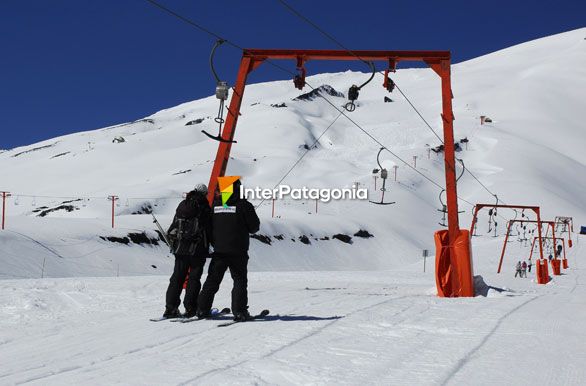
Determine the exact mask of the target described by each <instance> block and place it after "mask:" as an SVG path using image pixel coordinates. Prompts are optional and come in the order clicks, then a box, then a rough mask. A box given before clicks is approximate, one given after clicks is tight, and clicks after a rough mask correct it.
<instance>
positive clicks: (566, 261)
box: [562, 259, 568, 269]
mask: <svg viewBox="0 0 586 386" xmlns="http://www.w3.org/2000/svg"><path fill="white" fill-rule="evenodd" d="M562 267H563V268H564V269H568V259H562Z"/></svg>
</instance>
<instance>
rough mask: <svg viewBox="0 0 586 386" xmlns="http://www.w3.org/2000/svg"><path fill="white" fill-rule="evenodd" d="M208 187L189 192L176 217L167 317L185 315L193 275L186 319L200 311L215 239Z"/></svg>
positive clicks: (171, 228)
mask: <svg viewBox="0 0 586 386" xmlns="http://www.w3.org/2000/svg"><path fill="white" fill-rule="evenodd" d="M207 190H208V189H207V187H206V186H205V185H204V184H199V185H198V186H196V188H195V190H193V191H191V192H189V193H187V196H186V198H185V200H183V201H181V203H179V206H177V210H176V211H175V217H174V218H173V222H172V223H171V227H170V228H169V230H168V232H167V234H168V236H169V237H168V238H169V239H170V242H171V246H170V247H171V249H172V252H173V253H174V255H175V267H174V269H173V274H172V275H171V278H170V279H169V287H168V288H167V293H166V305H165V313H164V314H163V317H166V318H177V317H180V316H181V313H180V312H179V305H180V304H181V298H180V296H181V290H182V289H183V283H184V282H185V278H186V277H187V273H188V272H189V278H188V280H187V288H186V289H185V298H184V299H183V305H184V306H185V315H184V316H185V317H192V316H195V314H196V311H197V295H198V293H199V290H200V288H201V282H200V279H201V274H202V273H203V268H204V265H205V262H206V257H208V255H209V243H208V240H209V239H210V238H211V215H210V207H209V204H208V201H207V198H206V195H207Z"/></svg>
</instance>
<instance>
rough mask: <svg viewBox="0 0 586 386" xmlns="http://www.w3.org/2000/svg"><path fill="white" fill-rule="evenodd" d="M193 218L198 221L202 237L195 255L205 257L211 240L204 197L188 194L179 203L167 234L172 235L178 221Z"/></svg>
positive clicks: (209, 215)
mask: <svg viewBox="0 0 586 386" xmlns="http://www.w3.org/2000/svg"><path fill="white" fill-rule="evenodd" d="M193 218H197V219H198V221H199V226H200V228H201V229H202V235H201V236H202V237H201V239H200V240H199V242H198V245H197V250H196V254H198V255H202V254H203V255H207V254H208V249H209V243H210V240H211V238H212V219H211V210H210V206H209V204H208V201H207V198H206V197H205V196H204V195H202V194H198V193H195V192H190V193H189V194H188V196H187V198H186V199H185V200H183V201H181V202H180V203H179V205H178V206H177V209H176V210H175V217H174V218H173V222H172V223H171V226H170V227H169V230H168V231H167V234H170V233H172V230H174V229H175V228H177V223H178V222H177V220H178V219H193Z"/></svg>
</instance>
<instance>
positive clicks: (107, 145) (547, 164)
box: [0, 29, 586, 277]
mask: <svg viewBox="0 0 586 386" xmlns="http://www.w3.org/2000/svg"><path fill="white" fill-rule="evenodd" d="M585 36H586V30H585V29H579V30H575V31H571V32H567V33H563V34H560V35H555V36H551V37H547V38H544V39H539V40H536V41H532V42H528V43H525V44H521V45H518V46H515V47H511V48H508V49H505V50H502V51H499V52H495V53H493V54H490V55H486V56H483V57H480V58H477V59H474V60H470V61H467V62H464V63H459V64H456V65H454V66H453V92H454V97H455V99H454V113H455V116H456V121H455V136H456V139H462V138H468V140H469V142H468V144H467V146H466V147H467V149H466V147H465V146H464V145H463V144H462V148H463V150H462V151H460V152H459V153H458V157H460V158H462V159H463V160H464V162H465V164H466V167H467V168H468V169H469V170H471V171H472V172H473V173H474V174H475V175H476V176H478V177H479V179H480V180H481V181H482V182H483V183H484V184H485V185H486V186H487V187H488V188H489V189H490V190H491V191H494V192H495V193H497V194H498V196H499V199H501V200H503V201H505V202H507V203H519V204H536V205H541V206H542V210H543V215H544V218H549V217H553V216H555V215H572V216H574V218H575V219H576V221H577V222H579V221H580V219H584V218H585V215H586V203H585V202H584V200H581V198H582V197H583V192H584V191H586V155H585V154H586V153H585V152H584V150H583V149H584V148H586V136H584V131H583V130H584V124H583V121H584V118H583V112H582V104H583V103H584V102H583V101H584V100H586V91H585V90H586V66H584V64H585V63H586V50H585V48H586V40H584V38H585ZM367 76H368V75H367V74H363V73H357V72H345V73H336V74H320V75H314V76H311V77H309V78H308V80H307V81H308V83H309V84H311V85H313V86H314V87H317V86H321V85H329V86H331V87H332V88H333V89H334V90H337V91H338V92H342V93H346V91H347V89H348V87H349V86H350V85H352V84H355V83H358V82H361V81H363V80H364V79H365V78H366V77H367ZM394 79H395V81H396V83H397V84H398V85H399V87H401V89H402V90H403V91H404V92H405V93H406V94H407V95H408V96H409V98H410V99H411V100H412V102H413V103H414V104H415V105H416V106H417V107H418V108H419V109H420V111H421V112H422V114H423V116H424V117H426V118H427V119H428V121H429V122H430V123H431V125H432V126H433V128H434V129H435V130H436V131H437V132H438V133H441V120H440V116H439V114H440V110H441V108H440V106H441V100H440V91H439V90H440V89H439V78H438V77H437V76H436V75H435V74H434V73H433V72H432V71H431V70H429V69H404V70H398V71H397V73H396V75H395V77H394ZM381 82H382V77H381V75H380V74H377V77H376V78H375V79H374V81H373V82H372V83H371V84H369V85H368V86H367V87H365V88H364V89H363V90H362V92H361V95H360V99H359V107H358V108H357V110H356V111H355V112H353V113H348V114H349V115H350V116H351V117H352V119H354V120H355V121H356V122H358V123H359V124H360V125H361V126H362V127H363V128H364V129H365V130H367V131H368V132H369V133H371V134H372V135H373V136H375V137H376V138H378V139H379V140H380V141H381V142H382V143H384V144H385V145H386V146H387V147H388V148H390V149H391V150H393V151H394V152H396V153H397V154H398V155H400V157H401V158H403V159H404V160H405V161H407V162H409V163H411V162H413V157H414V156H417V157H418V158H417V169H418V170H419V171H420V172H422V173H424V174H425V175H427V176H429V177H430V178H431V179H433V180H434V181H436V182H438V183H439V184H440V185H443V184H444V180H443V179H444V177H443V163H442V160H441V154H439V156H438V155H436V154H435V153H433V152H431V153H430V154H431V159H428V150H427V149H428V147H427V145H430V146H431V147H434V146H437V145H438V144H439V141H438V140H437V138H435V136H434V135H433V133H431V131H430V130H429V129H428V128H427V127H426V126H425V124H424V123H423V122H422V121H421V119H420V118H419V117H418V116H417V115H416V114H415V113H414V111H413V110H412V108H411V107H410V106H409V104H408V103H407V101H406V100H405V99H404V98H402V97H401V95H400V94H398V93H397V92H396V91H395V93H394V94H391V95H389V94H388V93H387V92H386V90H384V89H383V88H382V87H380V83H381ZM304 91H309V90H308V89H305V90H304ZM330 91H331V90H330ZM324 92H325V91H324ZM301 93H302V92H300V91H299V90H297V89H295V88H294V87H293V84H292V82H291V81H290V80H286V81H275V82H269V83H261V84H253V85H249V86H248V87H247V89H246V92H245V96H244V102H243V107H242V117H241V118H240V120H239V124H238V128H237V133H236V140H237V141H238V143H237V144H236V145H234V146H233V151H232V156H233V159H231V161H230V164H229V167H228V174H235V175H242V176H244V181H245V184H246V185H248V186H261V187H273V186H274V185H275V184H276V183H277V182H278V181H279V180H280V178H281V177H282V176H283V175H284V173H285V172H286V171H287V170H288V169H289V167H290V166H291V165H292V164H293V163H294V162H295V161H296V160H297V159H298V157H300V155H301V154H302V153H303V152H304V151H305V147H307V146H310V145H311V144H312V143H313V142H314V140H315V138H316V137H317V136H319V135H320V134H321V133H322V131H323V130H325V129H326V127H328V125H329V124H330V123H331V122H332V121H333V120H334V119H335V117H336V116H337V114H338V112H337V111H336V110H335V109H333V108H332V107H331V106H329V105H328V104H327V103H326V102H325V101H324V100H323V99H321V98H316V99H313V100H295V98H296V97H298V96H299V95H300V94H301ZM332 94H334V95H335V92H334V93H332ZM326 96H327V98H329V99H330V100H331V101H333V102H334V103H335V104H337V105H339V106H341V105H342V104H343V103H344V102H345V99H344V98H343V97H340V96H332V95H326ZM385 96H389V97H391V98H392V100H393V102H391V103H385V102H384V101H383V99H384V97H385ZM217 103H218V102H217V100H216V99H215V97H209V98H204V99H201V100H197V101H193V102H188V103H185V104H182V105H179V106H176V107H173V108H169V109H166V110H163V111H160V112H157V113H155V114H153V115H151V116H149V117H146V118H144V119H140V120H137V121H135V122H130V123H125V124H120V125H117V126H112V127H107V128H103V129H99V130H93V131H86V132H81V133H76V134H71V135H66V136H63V137H58V138H53V139H50V140H47V141H44V142H40V143H37V144H33V145H30V146H25V147H20V148H16V149H11V150H9V151H6V152H3V153H0V165H1V167H0V184H1V185H0V188H2V189H3V190H7V191H10V192H11V193H12V196H11V197H9V198H8V200H7V209H6V212H7V219H6V230H5V231H3V232H0V263H1V267H2V269H1V270H0V275H2V276H3V277H39V276H41V274H42V275H43V276H54V277H60V276H80V275H82V276H85V275H87V276H110V275H116V274H120V275H135V274H145V273H166V272H167V271H168V267H169V264H170V262H171V259H169V258H168V256H167V254H166V250H165V248H164V247H162V246H160V245H159V246H156V245H152V243H153V242H154V243H156V242H157V240H156V239H157V238H158V235H157V234H156V233H155V232H154V229H155V227H154V225H153V224H152V219H151V216H150V215H148V214H145V213H148V212H150V211H151V210H152V211H154V213H156V214H157V215H158V216H159V218H160V220H161V222H162V223H163V226H167V224H168V223H169V222H170V219H171V215H172V213H173V210H174V208H175V206H176V204H177V203H178V201H179V200H180V199H181V196H182V194H183V192H185V191H188V190H190V189H191V188H192V187H193V186H194V185H195V184H196V183H199V182H205V183H207V181H208V179H209V174H210V170H211V166H212V163H213V159H214V157H215V152H216V148H217V142H214V141H211V140H209V139H208V138H207V137H205V136H204V135H203V134H202V133H201V130H202V129H205V130H207V131H210V132H214V131H215V130H217V127H216V124H215V123H214V120H213V116H214V115H215V113H216V111H217ZM283 104H284V105H283ZM278 106H282V107H278ZM481 115H485V116H488V117H490V118H491V120H492V123H488V124H485V125H482V126H481V125H480V118H479V117H480V116H481ZM378 149H379V146H378V145H377V144H376V143H374V142H373V141H372V140H371V139H370V138H368V137H367V136H366V135H364V134H363V133H362V132H360V130H358V129H357V128H356V127H355V126H354V125H353V124H352V123H351V122H349V121H348V120H347V119H345V118H344V117H341V118H340V119H338V120H337V121H336V122H335V123H334V124H333V126H332V127H331V128H330V129H329V130H328V132H327V133H326V134H325V135H324V136H323V137H322V138H321V139H320V141H319V144H318V146H317V147H316V148H315V149H311V150H310V151H309V154H308V155H307V156H306V157H305V158H304V159H303V161H302V162H301V163H300V164H299V165H298V166H297V167H296V168H295V169H294V171H293V172H292V173H291V174H290V175H289V176H288V177H287V179H286V180H285V181H284V183H288V184H290V185H292V186H309V187H349V186H351V185H352V184H353V183H355V182H359V183H360V184H362V185H363V186H367V187H369V189H370V196H371V199H373V200H379V199H380V198H379V195H380V192H379V191H377V190H375V189H374V186H373V184H374V179H373V176H372V170H373V169H374V168H376V167H377V165H376V154H377V151H378ZM393 165H398V166H399V167H398V170H397V173H398V176H397V181H396V182H394V181H393V180H392V179H391V180H390V192H388V193H387V196H386V197H387V198H388V199H389V200H392V201H396V204H395V205H389V206H384V207H381V206H377V205H373V204H370V203H367V202H357V201H343V202H331V203H329V204H322V203H320V204H319V205H318V209H317V213H315V212H316V209H315V203H313V202H294V201H284V202H277V203H276V204H275V207H276V208H275V210H276V217H275V218H272V217H271V203H270V202H265V203H264V204H263V205H262V206H261V207H260V208H259V209H258V211H259V215H260V216H261V220H262V227H261V231H260V234H261V235H263V236H267V237H268V240H269V241H270V243H271V245H267V244H265V243H263V242H261V241H258V240H254V241H253V245H252V250H253V251H252V255H253V256H254V259H252V261H251V266H252V269H254V270H270V271H274V270H315V269H319V270H357V269H358V270H363V269H364V270H375V269H386V268H391V267H395V266H398V265H402V264H405V263H410V262H414V261H416V260H418V259H420V256H421V250H422V249H429V250H433V242H432V235H433V232H434V231H435V230H437V229H439V228H441V227H440V226H439V225H438V222H439V221H440V219H441V213H439V212H438V211H437V209H439V208H441V204H440V202H439V200H438V194H439V189H438V188H437V187H436V186H434V185H432V184H431V183H429V182H428V181H426V180H425V179H424V178H423V177H421V176H420V175H418V174H417V173H415V172H414V171H413V170H410V169H409V168H408V167H406V166H405V165H404V164H403V163H402V162H401V161H399V160H397V159H394V158H393V157H392V156H391V155H390V154H388V153H383V166H385V167H386V168H388V169H389V170H390V171H392V170H393V169H392V166H393ZM378 184H379V186H378V188H380V180H379V181H378ZM459 194H460V196H461V197H462V198H464V199H466V200H468V201H470V202H494V198H493V197H492V196H491V195H490V194H488V192H487V191H486V190H485V189H484V188H483V187H482V186H481V185H480V184H479V183H478V182H477V181H475V180H474V179H473V178H471V176H470V175H468V174H466V175H464V176H463V177H462V179H461V180H460V182H459ZM109 195H116V196H118V197H119V200H118V201H117V204H116V205H117V206H116V207H115V210H116V218H115V222H116V228H115V229H111V227H110V210H111V209H110V205H111V202H110V201H109V200H108V199H107V197H108V196H109ZM55 196H62V197H55ZM460 205H461V208H460V209H461V210H463V211H465V212H464V213H463V214H462V215H461V226H462V227H466V226H468V225H469V223H470V209H471V208H470V206H469V205H468V204H466V203H464V202H461V203H460ZM503 215H505V216H508V217H513V214H512V213H506V214H505V213H503ZM480 221H481V225H480V227H484V226H485V224H484V222H483V221H484V220H482V219H481V220H480ZM500 226H501V233H502V232H503V231H504V229H503V228H502V227H503V226H504V221H502V224H500ZM360 230H365V231H367V232H369V233H370V234H372V235H373V236H374V237H371V238H361V237H357V236H354V235H355V234H357V232H358V231H360ZM129 234H131V235H130V236H132V237H133V238H132V239H131V238H130V236H129ZM338 234H341V235H348V236H350V237H351V238H352V239H351V242H352V244H347V243H344V242H343V241H340V240H338V239H332V236H333V235H338ZM275 236H278V237H276V238H275ZM281 236H282V237H281ZM305 237H307V238H305ZM108 238H110V239H108ZM281 238H282V240H280V239H281ZM326 238H327V239H328V240H326ZM109 240H114V241H109ZM265 240H267V239H266V238H265ZM116 241H122V242H123V243H127V244H121V243H119V242H116ZM302 241H304V242H302ZM43 265H44V268H43ZM155 267H156V268H155Z"/></svg>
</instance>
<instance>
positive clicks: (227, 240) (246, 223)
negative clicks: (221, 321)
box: [198, 181, 260, 321]
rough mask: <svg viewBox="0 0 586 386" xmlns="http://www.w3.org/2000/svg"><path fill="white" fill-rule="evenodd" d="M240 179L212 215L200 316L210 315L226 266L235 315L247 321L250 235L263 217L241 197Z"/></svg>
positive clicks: (248, 315)
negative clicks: (210, 252) (210, 248)
mask: <svg viewBox="0 0 586 386" xmlns="http://www.w3.org/2000/svg"><path fill="white" fill-rule="evenodd" d="M240 185H241V183H240V181H236V182H235V183H234V184H233V188H234V193H233V194H232V196H231V197H230V198H229V199H228V201H227V202H226V205H222V204H221V203H220V202H217V203H216V205H214V209H213V214H212V234H213V243H212V244H213V247H214V254H213V256H212V262H211V263H210V268H209V271H208V277H207V279H206V281H205V283H204V285H203V288H202V290H201V293H200V294H199V299H198V307H199V309H198V316H199V317H200V318H206V317H209V316H210V310H211V307H212V304H213V302H214V296H215V294H216V292H218V289H219V288H220V283H221V282H222V278H223V277H224V273H225V272H226V270H227V269H230V275H231V276H232V280H233V281H234V286H233V288H232V314H233V315H234V320H238V321H245V320H248V319H249V318H250V314H249V313H248V288H247V287H248V247H249V244H250V234H251V233H256V232H257V231H258V229H259V227H260V220H259V219H258V216H257V215H256V212H255V210H254V206H253V205H252V204H251V203H250V202H248V201H247V200H246V199H244V198H240Z"/></svg>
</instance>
